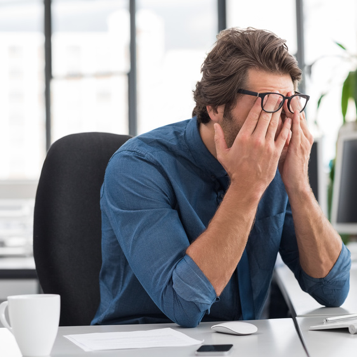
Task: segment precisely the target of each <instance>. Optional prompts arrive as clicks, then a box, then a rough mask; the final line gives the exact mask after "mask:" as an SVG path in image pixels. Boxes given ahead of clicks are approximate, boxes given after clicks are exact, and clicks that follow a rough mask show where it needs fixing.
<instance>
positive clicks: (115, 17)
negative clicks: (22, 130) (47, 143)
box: [51, 0, 130, 141]
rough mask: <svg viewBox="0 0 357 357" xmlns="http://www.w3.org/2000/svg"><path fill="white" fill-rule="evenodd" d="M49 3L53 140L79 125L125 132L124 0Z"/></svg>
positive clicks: (78, 129)
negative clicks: (50, 17) (51, 32)
mask: <svg viewBox="0 0 357 357" xmlns="http://www.w3.org/2000/svg"><path fill="white" fill-rule="evenodd" d="M52 4H53V5H52V18H53V35H52V61H53V67H52V73H53V80H52V82H51V115H52V141H55V140H57V139H58V138H60V137H62V136H64V135H68V134H71V133H75V132H83V131H106V132H114V133H118V134H126V133H127V132H128V104H127V102H128V99H127V96H128V94H127V92H128V77H127V73H128V70H129V68H130V56H129V12H128V9H129V5H128V1H127V0H125V1H124V0H122V1H120V0H112V1H101V0H93V1H66V0H54V1H53V2H52Z"/></svg>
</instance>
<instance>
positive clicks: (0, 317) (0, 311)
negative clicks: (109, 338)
mask: <svg viewBox="0 0 357 357" xmlns="http://www.w3.org/2000/svg"><path fill="white" fill-rule="evenodd" d="M8 304H9V303H8V301H4V302H3V303H1V304H0V321H1V323H2V324H3V325H4V326H5V327H6V328H7V329H8V330H9V331H10V332H11V333H12V327H11V326H10V325H9V323H8V322H7V320H6V317H5V310H6V308H7V305H8Z"/></svg>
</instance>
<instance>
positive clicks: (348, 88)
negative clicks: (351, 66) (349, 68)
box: [341, 72, 353, 124]
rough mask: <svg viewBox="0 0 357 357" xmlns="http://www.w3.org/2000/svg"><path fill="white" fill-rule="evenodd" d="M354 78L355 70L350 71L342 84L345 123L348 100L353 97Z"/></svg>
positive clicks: (342, 109) (342, 105)
mask: <svg viewBox="0 0 357 357" xmlns="http://www.w3.org/2000/svg"><path fill="white" fill-rule="evenodd" d="M352 80H353V72H350V73H348V76H347V78H346V79H345V81H344V83H343V86H342V95H341V111H342V116H343V124H345V123H346V113H347V107H348V100H349V99H350V98H351V97H352V98H353V93H352V90H353V89H352Z"/></svg>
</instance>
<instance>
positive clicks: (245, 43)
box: [192, 27, 301, 123]
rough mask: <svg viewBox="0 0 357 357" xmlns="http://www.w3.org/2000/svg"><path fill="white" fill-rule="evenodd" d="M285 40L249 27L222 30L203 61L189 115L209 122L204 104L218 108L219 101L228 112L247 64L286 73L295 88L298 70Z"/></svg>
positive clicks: (235, 98) (299, 73)
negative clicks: (193, 104)
mask: <svg viewBox="0 0 357 357" xmlns="http://www.w3.org/2000/svg"><path fill="white" fill-rule="evenodd" d="M285 42H286V41H285V40H283V39H281V38H279V37H278V36H276V35H275V34H274V33H272V32H269V31H266V30H258V29H254V28H251V27H249V28H247V29H238V28H230V29H227V30H223V31H221V32H220V33H219V34H218V36H217V41H216V44H215V46H214V48H213V49H212V50H211V52H209V53H208V55H207V57H206V59H205V60H204V62H203V64H202V67H201V72H202V79H201V81H199V82H197V84H196V89H195V90H194V92H193V93H194V100H195V102H196V106H195V108H194V109H193V112H192V115H193V116H195V115H196V116H197V120H198V122H200V123H208V122H209V121H210V117H209V115H208V113H207V109H206V106H207V105H210V106H212V108H213V109H214V110H217V107H218V106H220V105H222V104H225V110H224V114H225V115H227V114H228V113H229V112H230V110H231V109H232V108H233V107H234V105H235V103H236V101H237V96H238V94H237V90H238V89H239V88H243V87H244V84H245V81H246V78H247V71H248V69H249V68H255V69H258V70H263V71H266V72H272V73H279V74H289V75H290V77H291V79H292V81H293V83H294V87H295V89H297V84H298V82H299V81H300V79H301V70H300V69H299V67H298V64H297V61H296V59H295V58H294V57H293V56H292V55H291V54H289V52H288V47H287V45H286V44H285Z"/></svg>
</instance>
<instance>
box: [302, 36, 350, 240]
mask: <svg viewBox="0 0 357 357" xmlns="http://www.w3.org/2000/svg"><path fill="white" fill-rule="evenodd" d="M335 43H336V45H337V46H339V47H340V48H341V49H342V50H343V55H341V56H338V57H340V58H341V60H343V61H348V62H350V63H351V68H352V70H351V71H350V72H349V73H348V75H347V77H346V78H345V79H344V82H343V85H342V91H341V113H342V120H343V122H342V126H341V128H340V130H339V133H340V132H341V131H343V130H351V129H352V130H357V55H355V54H351V53H350V52H349V51H348V50H347V49H346V47H345V46H344V45H342V44H341V43H338V42H335ZM325 57H326V56H323V57H321V58H319V59H317V60H316V61H314V62H313V63H312V64H310V65H308V66H307V74H310V75H311V72H312V67H313V65H314V64H315V63H316V62H318V61H319V60H320V59H322V58H325ZM327 93H328V91H327V92H324V93H322V94H321V95H320V97H319V99H318V101H317V110H318V109H319V108H320V105H321V103H322V101H323V99H324V97H325V96H326V94H327ZM350 105H354V107H355V111H356V115H355V120H354V121H352V122H351V121H349V122H347V121H346V114H347V109H348V107H349V106H350ZM315 124H317V123H316V122H315ZM335 164H336V158H334V159H333V160H331V161H330V172H329V183H328V196H327V205H328V210H327V213H328V218H329V219H331V206H332V196H333V183H334V176H335ZM340 235H341V238H342V240H343V241H344V243H348V241H349V239H350V235H348V234H340Z"/></svg>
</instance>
